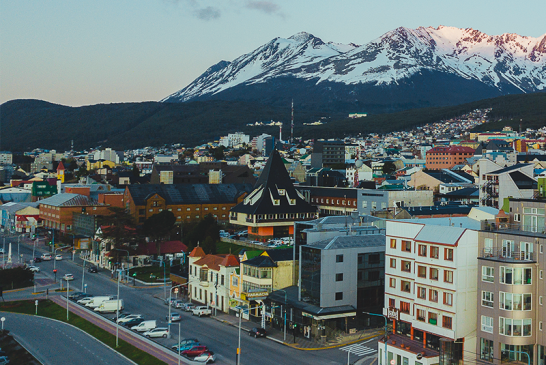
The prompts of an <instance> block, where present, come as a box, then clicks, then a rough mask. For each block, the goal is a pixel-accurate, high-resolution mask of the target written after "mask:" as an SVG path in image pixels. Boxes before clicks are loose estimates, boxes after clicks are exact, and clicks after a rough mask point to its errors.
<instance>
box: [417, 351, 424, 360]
mask: <svg viewBox="0 0 546 365" xmlns="http://www.w3.org/2000/svg"><path fill="white" fill-rule="evenodd" d="M422 358H423V353H422V352H420V353H418V354H417V360H421V359H422Z"/></svg>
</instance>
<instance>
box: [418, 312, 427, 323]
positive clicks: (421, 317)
mask: <svg viewBox="0 0 546 365" xmlns="http://www.w3.org/2000/svg"><path fill="white" fill-rule="evenodd" d="M417 320H418V321H421V322H425V321H426V320H427V312H426V311H425V310H423V309H417Z"/></svg>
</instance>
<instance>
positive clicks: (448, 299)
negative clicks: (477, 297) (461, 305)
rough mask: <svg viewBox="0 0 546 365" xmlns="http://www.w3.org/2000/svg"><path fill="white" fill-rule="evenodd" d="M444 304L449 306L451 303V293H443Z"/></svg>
mask: <svg viewBox="0 0 546 365" xmlns="http://www.w3.org/2000/svg"><path fill="white" fill-rule="evenodd" d="M444 304H445V305H449V306H452V305H453V294H451V293H444Z"/></svg>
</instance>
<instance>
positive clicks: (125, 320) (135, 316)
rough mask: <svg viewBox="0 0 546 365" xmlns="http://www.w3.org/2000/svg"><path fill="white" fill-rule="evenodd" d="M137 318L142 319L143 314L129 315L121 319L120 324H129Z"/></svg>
mask: <svg viewBox="0 0 546 365" xmlns="http://www.w3.org/2000/svg"><path fill="white" fill-rule="evenodd" d="M135 318H142V314H129V315H128V316H125V317H123V318H119V319H118V323H125V322H129V321H130V320H132V319H135ZM115 320H116V318H115V317H114V321H115Z"/></svg>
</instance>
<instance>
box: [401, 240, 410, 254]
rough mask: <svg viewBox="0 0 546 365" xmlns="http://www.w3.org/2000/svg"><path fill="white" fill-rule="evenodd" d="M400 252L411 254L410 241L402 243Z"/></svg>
mask: <svg viewBox="0 0 546 365" xmlns="http://www.w3.org/2000/svg"><path fill="white" fill-rule="evenodd" d="M402 251H405V252H411V241H402Z"/></svg>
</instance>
